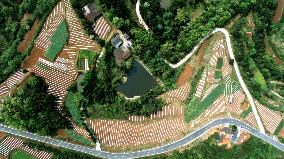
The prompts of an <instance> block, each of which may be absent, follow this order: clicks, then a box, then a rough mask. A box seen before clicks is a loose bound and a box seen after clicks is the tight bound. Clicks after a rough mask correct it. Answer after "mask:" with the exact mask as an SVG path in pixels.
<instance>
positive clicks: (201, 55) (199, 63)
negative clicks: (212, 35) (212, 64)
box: [196, 40, 208, 68]
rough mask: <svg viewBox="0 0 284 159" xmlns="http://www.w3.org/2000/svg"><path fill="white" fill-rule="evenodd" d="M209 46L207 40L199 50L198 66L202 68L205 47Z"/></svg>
mask: <svg viewBox="0 0 284 159" xmlns="http://www.w3.org/2000/svg"><path fill="white" fill-rule="evenodd" d="M207 44H208V41H207V40H205V41H204V42H203V43H202V45H201V46H200V48H199V50H198V54H197V58H196V65H197V66H198V67H199V68H200V67H201V62H202V60H203V55H204V48H205V46H206V45H207Z"/></svg>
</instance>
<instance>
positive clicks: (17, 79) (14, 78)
mask: <svg viewBox="0 0 284 159" xmlns="http://www.w3.org/2000/svg"><path fill="white" fill-rule="evenodd" d="M25 77H26V74H25V73H23V70H18V71H16V72H15V73H14V74H13V75H11V76H10V77H9V78H8V79H7V80H6V81H5V82H3V83H2V84H1V85H0V96H5V95H7V93H9V91H10V90H11V89H13V88H14V87H15V86H16V85H18V84H19V83H21V82H22V81H23V80H24V78H25Z"/></svg>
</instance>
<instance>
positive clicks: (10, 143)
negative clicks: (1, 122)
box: [0, 136, 24, 156]
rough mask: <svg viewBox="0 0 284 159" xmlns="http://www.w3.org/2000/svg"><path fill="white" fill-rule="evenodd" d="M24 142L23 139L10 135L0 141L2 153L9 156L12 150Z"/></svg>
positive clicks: (0, 151) (0, 152)
mask: <svg viewBox="0 0 284 159" xmlns="http://www.w3.org/2000/svg"><path fill="white" fill-rule="evenodd" d="M23 143H24V141H23V140H21V139H18V138H15V137H11V136H8V137H6V138H5V139H4V140H2V141H1V142H0V154H2V155H4V156H8V155H9V154H10V152H11V151H12V150H14V149H16V148H20V147H21V146H23Z"/></svg>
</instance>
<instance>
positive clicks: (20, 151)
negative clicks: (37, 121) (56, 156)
mask: <svg viewBox="0 0 284 159" xmlns="http://www.w3.org/2000/svg"><path fill="white" fill-rule="evenodd" d="M0 140H1V142H0V154H1V155H3V156H5V157H8V156H9V158H13V157H14V158H19V159H24V157H25V156H27V157H28V158H33V159H34V158H38V159H51V158H52V154H51V153H48V152H45V151H41V150H37V149H32V148H30V147H28V146H26V145H25V144H24V141H23V140H22V139H19V138H16V137H12V136H7V135H6V134H5V133H2V132H1V134H0Z"/></svg>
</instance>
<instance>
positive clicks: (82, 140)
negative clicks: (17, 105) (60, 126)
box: [65, 129, 92, 145]
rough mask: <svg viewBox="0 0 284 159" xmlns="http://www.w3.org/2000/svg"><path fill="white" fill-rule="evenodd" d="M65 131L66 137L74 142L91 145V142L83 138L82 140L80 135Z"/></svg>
mask: <svg viewBox="0 0 284 159" xmlns="http://www.w3.org/2000/svg"><path fill="white" fill-rule="evenodd" d="M65 131H66V133H67V134H68V136H69V137H70V138H71V139H73V140H75V141H77V142H80V143H82V144H84V145H91V144H92V142H91V141H89V140H87V139H85V138H84V137H83V136H81V135H78V134H76V133H75V132H74V131H73V130H68V129H65Z"/></svg>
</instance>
